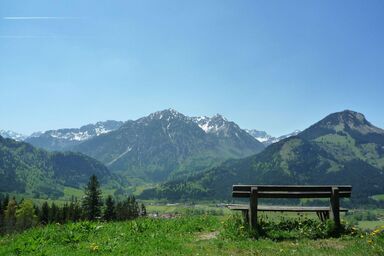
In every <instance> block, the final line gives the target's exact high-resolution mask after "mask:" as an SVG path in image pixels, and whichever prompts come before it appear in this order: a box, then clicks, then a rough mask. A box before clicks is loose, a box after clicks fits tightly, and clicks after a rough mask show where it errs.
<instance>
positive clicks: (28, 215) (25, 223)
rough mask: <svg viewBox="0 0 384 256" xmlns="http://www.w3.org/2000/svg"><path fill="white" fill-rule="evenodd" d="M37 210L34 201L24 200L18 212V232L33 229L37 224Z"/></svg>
mask: <svg viewBox="0 0 384 256" xmlns="http://www.w3.org/2000/svg"><path fill="white" fill-rule="evenodd" d="M36 219H37V217H36V215H35V209H34V207H33V202H32V200H23V201H22V203H21V204H20V205H19V208H18V209H17V210H16V226H17V229H18V230H24V229H27V228H30V227H33V226H34V225H35V224H36Z"/></svg>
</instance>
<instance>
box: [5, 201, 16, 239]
mask: <svg viewBox="0 0 384 256" xmlns="http://www.w3.org/2000/svg"><path fill="white" fill-rule="evenodd" d="M16 210H17V203H16V200H15V198H12V199H11V200H10V201H9V202H8V205H7V209H6V210H5V212H4V223H5V229H6V231H7V232H12V231H15V227H16Z"/></svg>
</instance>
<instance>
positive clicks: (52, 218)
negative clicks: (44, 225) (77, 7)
mask: <svg viewBox="0 0 384 256" xmlns="http://www.w3.org/2000/svg"><path fill="white" fill-rule="evenodd" d="M58 211H59V209H58V208H57V206H56V204H55V203H52V204H51V208H50V209H49V223H53V222H57V221H58V218H57V215H58Z"/></svg>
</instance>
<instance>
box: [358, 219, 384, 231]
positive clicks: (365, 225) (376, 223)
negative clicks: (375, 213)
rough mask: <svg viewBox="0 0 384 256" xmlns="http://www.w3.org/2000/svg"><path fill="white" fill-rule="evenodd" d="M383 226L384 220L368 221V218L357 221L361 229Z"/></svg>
mask: <svg viewBox="0 0 384 256" xmlns="http://www.w3.org/2000/svg"><path fill="white" fill-rule="evenodd" d="M381 226H384V220H380V221H368V220H363V221H359V225H358V227H359V228H361V229H364V230H365V229H368V230H374V229H376V228H378V227H381Z"/></svg>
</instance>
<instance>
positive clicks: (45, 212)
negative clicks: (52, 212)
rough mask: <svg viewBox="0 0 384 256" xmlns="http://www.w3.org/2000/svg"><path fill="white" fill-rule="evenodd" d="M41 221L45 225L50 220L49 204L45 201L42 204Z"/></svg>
mask: <svg viewBox="0 0 384 256" xmlns="http://www.w3.org/2000/svg"><path fill="white" fill-rule="evenodd" d="M39 221H40V223H41V224H43V225H46V224H48V222H49V205H48V203H47V202H44V203H43V205H42V206H41V211H40V215H39Z"/></svg>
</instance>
